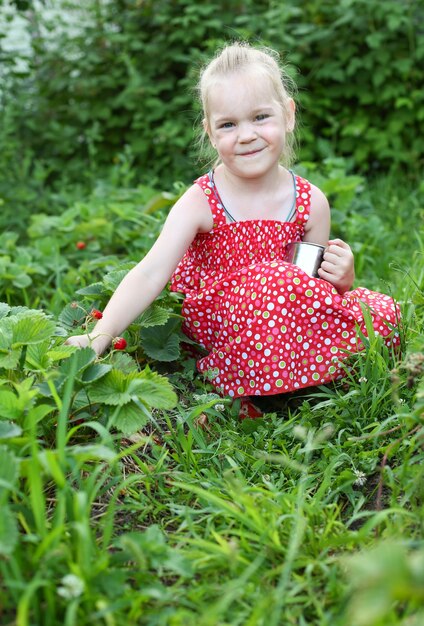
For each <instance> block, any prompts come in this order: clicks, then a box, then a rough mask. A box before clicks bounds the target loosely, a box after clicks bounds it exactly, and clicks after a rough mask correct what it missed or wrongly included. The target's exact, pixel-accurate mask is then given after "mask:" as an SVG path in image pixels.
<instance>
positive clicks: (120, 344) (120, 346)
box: [112, 337, 127, 350]
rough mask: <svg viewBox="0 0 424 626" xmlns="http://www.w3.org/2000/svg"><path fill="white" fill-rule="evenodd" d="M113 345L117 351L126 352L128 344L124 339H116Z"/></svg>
mask: <svg viewBox="0 0 424 626" xmlns="http://www.w3.org/2000/svg"><path fill="white" fill-rule="evenodd" d="M112 345H113V347H114V348H115V350H125V348H126V347H127V342H126V341H125V339H124V338H123V337H115V339H114V340H113V341H112Z"/></svg>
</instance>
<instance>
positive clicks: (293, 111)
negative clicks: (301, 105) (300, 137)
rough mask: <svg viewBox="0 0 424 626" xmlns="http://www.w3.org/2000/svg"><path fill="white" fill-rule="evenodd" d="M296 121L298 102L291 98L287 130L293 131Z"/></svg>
mask: <svg viewBox="0 0 424 626" xmlns="http://www.w3.org/2000/svg"><path fill="white" fill-rule="evenodd" d="M295 122H296V103H295V101H294V100H293V98H289V101H288V103H287V109H286V131H287V132H288V133H292V132H293V131H294V125H295Z"/></svg>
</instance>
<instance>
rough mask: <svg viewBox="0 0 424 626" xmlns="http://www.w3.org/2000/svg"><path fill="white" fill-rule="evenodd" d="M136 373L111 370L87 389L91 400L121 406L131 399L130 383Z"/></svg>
mask: <svg viewBox="0 0 424 626" xmlns="http://www.w3.org/2000/svg"><path fill="white" fill-rule="evenodd" d="M134 376H137V374H134V373H132V374H129V375H126V374H124V372H121V371H119V370H112V371H111V372H109V373H108V374H106V376H104V377H103V378H102V379H101V380H100V382H98V383H97V384H96V385H93V387H92V388H91V389H90V391H89V395H90V399H91V401H92V402H101V403H103V404H108V405H112V406H120V405H121V406H123V405H124V404H126V403H127V402H130V401H131V399H132V395H133V391H132V390H131V391H130V389H129V388H130V383H131V382H132V380H133V378H134Z"/></svg>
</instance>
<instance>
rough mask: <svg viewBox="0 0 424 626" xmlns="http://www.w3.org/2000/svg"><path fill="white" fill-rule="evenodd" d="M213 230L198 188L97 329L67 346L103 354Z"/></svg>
mask: <svg viewBox="0 0 424 626" xmlns="http://www.w3.org/2000/svg"><path fill="white" fill-rule="evenodd" d="M212 226H213V219H212V215H211V212H210V208H209V205H208V203H207V200H206V198H205V196H204V193H203V191H202V189H201V188H200V187H199V186H198V185H197V184H195V185H193V186H192V187H190V189H188V190H187V191H186V193H185V194H184V195H183V196H182V197H181V198H180V199H179V200H178V201H177V202H176V204H175V205H174V206H173V208H172V209H171V211H170V213H169V215H168V217H167V219H166V221H165V224H164V226H163V229H162V232H161V234H160V235H159V237H158V238H157V240H156V242H155V243H154V245H153V247H152V248H151V250H150V251H149V252H148V253H147V254H146V256H145V257H144V258H143V259H142V260H141V261H140V262H139V263H138V264H137V265H136V266H135V267H134V268H133V269H131V270H130V271H129V272H128V274H127V275H126V276H125V277H124V278H123V279H122V281H121V282H120V284H119V285H118V287H117V288H116V290H115V292H114V294H113V295H112V297H111V299H110V300H109V302H108V304H107V306H106V308H105V310H104V311H103V317H102V319H101V320H99V321H98V322H97V324H96V326H95V327H94V329H93V330H92V331H91V332H90V333H89V334H86V335H76V336H73V337H69V338H68V339H67V341H66V343H67V344H69V345H74V346H79V347H85V346H91V347H92V348H93V350H95V352H96V353H97V354H101V353H102V352H104V350H105V349H106V348H107V347H108V345H109V344H110V343H111V341H112V339H113V338H114V337H117V336H118V335H120V334H121V333H122V332H123V331H124V330H125V329H126V328H127V327H128V326H129V325H130V324H131V323H132V322H133V321H134V320H135V319H136V318H137V317H138V316H139V315H141V313H142V312H143V311H144V310H145V309H146V308H147V307H148V306H149V305H150V304H151V303H152V302H153V300H155V298H156V297H157V296H158V295H159V294H160V293H161V291H162V290H163V289H164V287H165V286H166V284H167V282H168V281H169V279H170V278H171V276H172V273H173V272H174V270H175V268H176V267H177V265H178V263H179V262H180V260H181V258H182V257H183V255H184V253H185V252H186V250H187V248H188V247H189V245H190V244H191V242H192V241H193V239H194V237H195V236H196V234H197V233H199V232H208V231H209V230H211V228H212Z"/></svg>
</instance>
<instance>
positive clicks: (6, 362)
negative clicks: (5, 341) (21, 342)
mask: <svg viewBox="0 0 424 626" xmlns="http://www.w3.org/2000/svg"><path fill="white" fill-rule="evenodd" d="M20 356H21V349H18V350H10V352H8V353H7V354H1V353H0V367H3V368H4V369H7V370H13V369H15V368H16V367H17V366H18V364H19V359H20Z"/></svg>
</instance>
